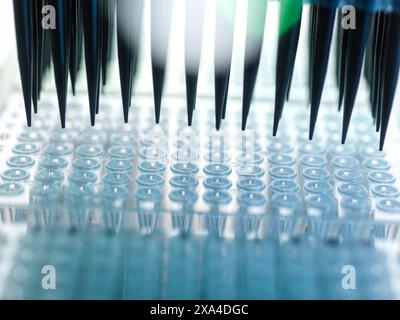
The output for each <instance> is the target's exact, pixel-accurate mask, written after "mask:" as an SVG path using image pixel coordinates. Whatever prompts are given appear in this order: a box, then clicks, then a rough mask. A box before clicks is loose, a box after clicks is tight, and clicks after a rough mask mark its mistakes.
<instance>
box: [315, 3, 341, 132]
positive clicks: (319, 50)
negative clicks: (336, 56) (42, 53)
mask: <svg viewBox="0 0 400 320" xmlns="http://www.w3.org/2000/svg"><path fill="white" fill-rule="evenodd" d="M335 17H336V11H335V9H332V8H326V7H323V6H317V9H316V13H315V15H314V16H313V19H315V21H313V25H314V27H315V28H314V30H313V32H314V33H313V35H312V36H313V38H312V42H313V45H312V47H313V54H312V57H313V58H312V61H311V63H312V76H311V97H310V98H311V112H310V129H309V138H310V139H312V137H313V135H314V130H315V124H316V121H317V117H318V111H319V107H320V103H321V96H322V91H323V87H324V83H325V77H326V73H327V69H328V61H329V54H330V48H331V43H332V36H333V27H334V23H335Z"/></svg>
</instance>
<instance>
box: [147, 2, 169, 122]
mask: <svg viewBox="0 0 400 320" xmlns="http://www.w3.org/2000/svg"><path fill="white" fill-rule="evenodd" d="M172 3H173V2H172V0H153V1H151V66H152V75H153V95H154V109H155V122H156V124H159V123H160V114H161V100H162V96H163V89H164V79H165V71H166V67H167V55H168V46H169V32H170V27H171V17H172Z"/></svg>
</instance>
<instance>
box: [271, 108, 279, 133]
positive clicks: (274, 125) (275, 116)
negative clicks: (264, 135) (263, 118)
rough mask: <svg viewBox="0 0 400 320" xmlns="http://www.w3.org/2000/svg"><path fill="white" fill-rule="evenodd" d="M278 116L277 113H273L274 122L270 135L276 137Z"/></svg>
mask: <svg viewBox="0 0 400 320" xmlns="http://www.w3.org/2000/svg"><path fill="white" fill-rule="evenodd" d="M280 120H281V119H280V117H279V115H278V114H277V113H274V124H273V126H272V136H273V137H276V134H277V133H278V127H279V121H280Z"/></svg>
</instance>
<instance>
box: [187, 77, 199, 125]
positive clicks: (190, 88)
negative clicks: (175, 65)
mask: <svg viewBox="0 0 400 320" xmlns="http://www.w3.org/2000/svg"><path fill="white" fill-rule="evenodd" d="M197 77H198V74H192V73H189V72H186V104H187V117H188V119H187V121H188V126H189V127H190V126H191V125H192V121H193V111H194V109H195V105H196V95H197Z"/></svg>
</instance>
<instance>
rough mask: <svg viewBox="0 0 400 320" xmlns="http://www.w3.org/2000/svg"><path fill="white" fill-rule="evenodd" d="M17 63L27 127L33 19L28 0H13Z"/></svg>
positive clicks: (29, 111) (31, 67)
mask: <svg viewBox="0 0 400 320" xmlns="http://www.w3.org/2000/svg"><path fill="white" fill-rule="evenodd" d="M13 5H14V21H15V31H16V36H17V53H18V63H19V70H20V76H21V85H22V94H23V98H24V104H25V113H26V122H27V125H28V127H30V126H31V121H32V84H33V43H32V37H33V21H32V10H31V2H30V0H14V2H13Z"/></svg>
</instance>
